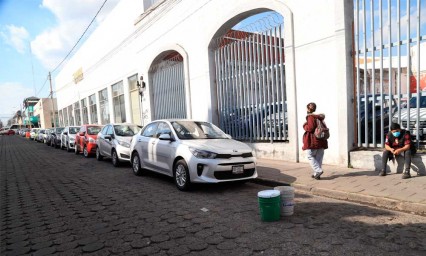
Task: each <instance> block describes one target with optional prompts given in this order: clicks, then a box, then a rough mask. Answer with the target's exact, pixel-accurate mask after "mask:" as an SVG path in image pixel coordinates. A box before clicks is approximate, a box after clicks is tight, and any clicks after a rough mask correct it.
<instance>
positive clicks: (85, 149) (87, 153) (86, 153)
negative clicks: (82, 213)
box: [83, 146, 89, 158]
mask: <svg viewBox="0 0 426 256" xmlns="http://www.w3.org/2000/svg"><path fill="white" fill-rule="evenodd" d="M83 155H84V157H85V158H88V157H89V152H88V151H87V147H86V146H84V147H83Z"/></svg>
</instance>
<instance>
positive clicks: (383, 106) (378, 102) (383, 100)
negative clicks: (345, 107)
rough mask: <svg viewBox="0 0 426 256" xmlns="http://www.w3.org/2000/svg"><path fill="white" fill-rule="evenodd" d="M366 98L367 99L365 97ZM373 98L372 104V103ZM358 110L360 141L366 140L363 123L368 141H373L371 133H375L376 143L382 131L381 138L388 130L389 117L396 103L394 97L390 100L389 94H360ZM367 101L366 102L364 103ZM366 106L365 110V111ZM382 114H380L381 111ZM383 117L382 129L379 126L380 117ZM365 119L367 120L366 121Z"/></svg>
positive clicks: (379, 139)
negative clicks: (366, 128)
mask: <svg viewBox="0 0 426 256" xmlns="http://www.w3.org/2000/svg"><path fill="white" fill-rule="evenodd" d="M366 98H367V99H366ZM373 98H374V104H373ZM360 99H361V101H360V105H359V107H360V112H359V119H358V120H359V122H360V125H361V141H362V142H365V141H366V136H365V125H366V123H367V127H368V142H369V143H371V142H373V133H375V137H376V143H380V141H381V136H382V132H383V138H384V136H385V135H386V133H388V131H389V119H390V117H391V115H392V113H393V112H394V111H395V109H396V106H397V103H396V101H395V99H392V101H391V100H390V99H389V95H387V94H383V96H381V95H380V94H374V95H373V94H368V95H367V97H365V96H364V95H362V97H361V98H360ZM366 101H367V104H366ZM366 108H367V111H366ZM373 109H374V115H373ZM381 111H382V112H383V116H382V112H381ZM382 118H383V125H384V126H383V129H382V127H381V119H382ZM366 120H367V122H366ZM373 123H375V130H374V131H373Z"/></svg>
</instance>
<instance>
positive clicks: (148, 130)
mask: <svg viewBox="0 0 426 256" xmlns="http://www.w3.org/2000/svg"><path fill="white" fill-rule="evenodd" d="M157 126H158V123H157V122H156V123H151V124H149V125H147V126H146V127H145V129H144V130H143V132H142V136H144V137H153V136H154V134H155V132H156V130H157Z"/></svg>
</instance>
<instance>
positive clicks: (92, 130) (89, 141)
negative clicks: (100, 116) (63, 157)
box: [74, 125, 102, 157]
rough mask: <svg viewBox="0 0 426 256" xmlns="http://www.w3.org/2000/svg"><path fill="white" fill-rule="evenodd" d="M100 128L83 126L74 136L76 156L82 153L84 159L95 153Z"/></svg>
mask: <svg viewBox="0 0 426 256" xmlns="http://www.w3.org/2000/svg"><path fill="white" fill-rule="evenodd" d="M101 129H102V126H99V125H83V126H81V128H80V131H79V132H78V133H77V135H76V136H75V147H74V151H75V153H76V154H79V153H80V152H83V155H84V157H89V156H90V155H91V154H95V153H96V139H97V137H98V133H99V132H100V131H101Z"/></svg>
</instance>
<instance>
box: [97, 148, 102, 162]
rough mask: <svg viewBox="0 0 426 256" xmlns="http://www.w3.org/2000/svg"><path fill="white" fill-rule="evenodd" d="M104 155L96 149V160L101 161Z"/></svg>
mask: <svg viewBox="0 0 426 256" xmlns="http://www.w3.org/2000/svg"><path fill="white" fill-rule="evenodd" d="M103 158H104V157H103V156H102V155H101V151H100V150H99V148H97V149H96V160H98V161H102V159H103Z"/></svg>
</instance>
